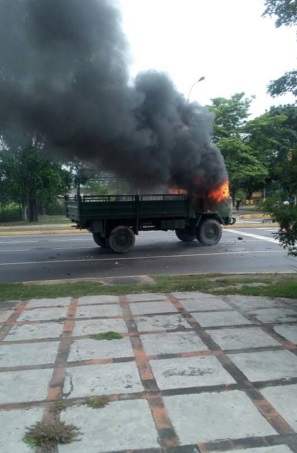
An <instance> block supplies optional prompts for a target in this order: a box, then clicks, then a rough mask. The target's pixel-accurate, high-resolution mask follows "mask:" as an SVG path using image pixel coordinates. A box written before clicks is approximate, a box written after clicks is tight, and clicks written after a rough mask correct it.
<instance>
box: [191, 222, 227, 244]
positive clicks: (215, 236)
mask: <svg viewBox="0 0 297 453" xmlns="http://www.w3.org/2000/svg"><path fill="white" fill-rule="evenodd" d="M196 237H197V240H198V241H199V242H200V243H201V244H202V245H215V244H217V243H218V242H219V240H220V239H221V237H222V227H221V225H220V224H219V222H218V221H217V220H215V219H206V220H203V221H202V222H201V223H200V225H199V226H198V227H197V228H196Z"/></svg>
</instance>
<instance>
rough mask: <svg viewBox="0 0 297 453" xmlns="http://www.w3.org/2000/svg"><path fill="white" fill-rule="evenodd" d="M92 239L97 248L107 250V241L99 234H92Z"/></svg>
mask: <svg viewBox="0 0 297 453" xmlns="http://www.w3.org/2000/svg"><path fill="white" fill-rule="evenodd" d="M93 239H94V241H95V242H96V244H97V245H99V247H102V248H104V249H108V248H109V245H108V241H107V239H106V238H104V237H103V236H101V235H100V233H93Z"/></svg>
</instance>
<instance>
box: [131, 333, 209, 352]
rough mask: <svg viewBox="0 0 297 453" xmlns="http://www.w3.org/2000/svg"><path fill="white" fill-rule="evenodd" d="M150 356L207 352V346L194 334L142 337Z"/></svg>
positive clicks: (162, 334) (166, 334)
mask: <svg viewBox="0 0 297 453" xmlns="http://www.w3.org/2000/svg"><path fill="white" fill-rule="evenodd" d="M140 338H141V341H142V344H143V347H144V350H145V352H146V354H148V355H154V354H158V355H161V354H179V353H182V352H195V351H207V350H208V348H207V346H206V345H205V344H204V343H203V341H202V340H201V338H200V337H198V335H197V334H196V333H194V332H171V333H158V334H156V335H155V334H149V335H140Z"/></svg>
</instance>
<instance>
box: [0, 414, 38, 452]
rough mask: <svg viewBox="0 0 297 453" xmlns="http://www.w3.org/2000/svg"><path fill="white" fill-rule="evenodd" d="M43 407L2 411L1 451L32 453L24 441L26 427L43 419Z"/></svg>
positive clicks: (0, 427)
mask: <svg viewBox="0 0 297 453" xmlns="http://www.w3.org/2000/svg"><path fill="white" fill-rule="evenodd" d="M42 413H43V409H42V408H32V409H28V410H11V411H0V453H30V452H31V453H32V451H33V450H32V449H31V448H30V447H29V446H27V445H26V444H25V443H24V442H23V437H24V435H25V431H26V428H27V427H29V426H31V425H34V424H35V423H37V422H39V421H41V418H42Z"/></svg>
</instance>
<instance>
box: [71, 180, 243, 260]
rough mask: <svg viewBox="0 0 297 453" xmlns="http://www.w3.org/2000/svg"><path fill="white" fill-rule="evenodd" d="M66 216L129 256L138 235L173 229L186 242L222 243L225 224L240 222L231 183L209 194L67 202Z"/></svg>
mask: <svg viewBox="0 0 297 453" xmlns="http://www.w3.org/2000/svg"><path fill="white" fill-rule="evenodd" d="M65 203H66V216H67V217H68V218H69V219H70V220H71V221H72V222H75V223H76V227H77V228H79V229H87V230H88V231H89V232H90V233H92V235H93V239H94V241H95V243H96V244H97V245H98V246H100V247H103V248H110V249H111V250H112V251H113V252H115V253H127V252H129V251H130V250H131V249H132V248H133V247H134V244H135V236H136V235H138V233H139V231H168V230H173V231H175V234H176V236H177V238H178V239H179V240H180V241H182V242H191V241H194V240H195V239H197V241H198V242H199V243H200V244H201V245H204V246H211V245H215V244H217V243H218V242H219V241H220V239H221V236H222V225H231V224H233V223H235V218H233V217H232V216H231V213H232V200H231V198H230V195H229V189H228V184H227V183H224V184H222V185H221V186H220V187H218V188H215V189H213V190H211V191H209V192H208V193H203V194H202V193H197V192H196V193H195V192H193V193H189V192H188V191H186V190H182V189H177V190H175V189H171V190H169V193H166V194H149V195H147V194H145V195H139V194H137V195H80V193H79V190H78V194H77V195H76V196H75V197H66V200H65Z"/></svg>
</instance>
